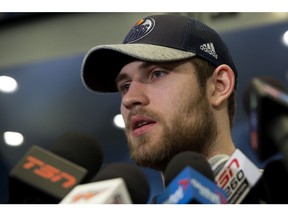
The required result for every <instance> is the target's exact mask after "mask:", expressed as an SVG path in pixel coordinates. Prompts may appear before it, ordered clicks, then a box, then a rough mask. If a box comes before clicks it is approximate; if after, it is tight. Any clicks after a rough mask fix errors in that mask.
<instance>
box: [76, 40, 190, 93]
mask: <svg viewBox="0 0 288 216" xmlns="http://www.w3.org/2000/svg"><path fill="white" fill-rule="evenodd" d="M194 56H195V54H194V53H192V52H186V51H181V50H177V49H173V48H168V47H162V46H157V45H151V44H115V45H101V46H97V47H94V48H92V49H91V50H90V51H89V52H88V53H87V54H86V56H85V58H84V60H83V63H82V69H81V71H82V80H83V82H84V85H85V86H86V87H87V88H88V89H90V90H92V91H96V92H116V91H117V88H116V83H115V82H114V80H115V78H116V76H117V75H118V73H119V72H120V70H121V69H122V67H123V66H125V65H126V64H128V63H129V62H132V61H133V60H136V59H138V60H142V61H147V62H172V61H180V60H185V59H188V58H191V57H194Z"/></svg>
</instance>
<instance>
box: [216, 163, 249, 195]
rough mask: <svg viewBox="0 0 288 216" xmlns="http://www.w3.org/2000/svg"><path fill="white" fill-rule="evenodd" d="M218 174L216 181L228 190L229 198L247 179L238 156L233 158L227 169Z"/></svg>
mask: <svg viewBox="0 0 288 216" xmlns="http://www.w3.org/2000/svg"><path fill="white" fill-rule="evenodd" d="M218 176H219V178H217V179H216V183H217V185H218V186H220V187H221V188H222V189H223V190H224V191H225V192H226V194H227V197H228V198H229V197H230V196H231V195H232V194H233V192H234V191H235V190H236V189H237V188H238V187H239V186H240V185H241V183H242V182H243V180H245V175H244V172H243V170H242V169H240V164H239V161H238V160H237V158H234V159H233V160H231V162H230V163H229V164H228V166H227V167H226V169H225V170H223V172H222V173H220V174H219V175H218Z"/></svg>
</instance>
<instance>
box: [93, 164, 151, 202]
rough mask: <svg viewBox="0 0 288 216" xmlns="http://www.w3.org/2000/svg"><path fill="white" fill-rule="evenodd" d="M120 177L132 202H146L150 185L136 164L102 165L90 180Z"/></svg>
mask: <svg viewBox="0 0 288 216" xmlns="http://www.w3.org/2000/svg"><path fill="white" fill-rule="evenodd" d="M113 178H122V179H123V180H124V182H125V184H126V186H127V189H128V192H129V195H130V197H131V200H132V202H133V203H134V204H146V203H147V201H148V198H149V195H150V186H149V183H148V181H147V178H146V176H145V174H144V173H143V172H142V171H141V170H140V169H139V168H138V167H136V166H134V165H132V164H129V163H125V162H119V163H111V164H108V165H105V166H103V168H102V169H100V171H99V172H98V173H97V175H96V176H94V178H93V179H92V180H91V182H97V181H104V180H109V179H113Z"/></svg>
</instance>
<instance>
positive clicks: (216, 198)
mask: <svg viewBox="0 0 288 216" xmlns="http://www.w3.org/2000/svg"><path fill="white" fill-rule="evenodd" d="M164 177H165V181H164V183H165V187H166V188H165V190H164V191H163V193H161V194H160V195H158V196H157V197H156V198H155V199H154V202H155V203H156V204H225V203H227V200H226V194H225V192H224V190H222V189H221V188H220V187H218V186H217V185H216V184H215V182H214V173H213V171H212V169H211V167H210V164H209V163H208V161H207V160H206V159H205V158H204V156H203V155H201V154H200V153H197V152H192V151H185V152H181V153H179V154H177V155H175V156H174V157H173V158H172V160H171V161H170V162H169V164H168V165H167V167H166V169H165V171H164Z"/></svg>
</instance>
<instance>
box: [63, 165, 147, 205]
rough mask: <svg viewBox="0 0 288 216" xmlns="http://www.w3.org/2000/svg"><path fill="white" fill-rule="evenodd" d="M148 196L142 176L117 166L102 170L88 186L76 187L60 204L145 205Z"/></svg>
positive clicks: (134, 169)
mask: <svg viewBox="0 0 288 216" xmlns="http://www.w3.org/2000/svg"><path fill="white" fill-rule="evenodd" d="M149 195H150V186H149V183H148V181H147V179H146V176H145V175H144V173H142V172H141V170H140V169H139V168H138V167H136V166H134V165H132V164H129V163H125V162H119V163H112V164H108V165H105V166H103V168H102V169H100V171H99V172H98V173H97V174H96V176H95V177H94V178H93V179H92V180H91V182H90V183H87V184H82V185H78V186H76V187H75V188H74V189H73V190H72V191H71V192H70V193H69V194H68V195H67V196H66V197H65V198H64V199H63V200H62V201H61V204H91V203H94V204H146V203H147V201H148V198H149Z"/></svg>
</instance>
